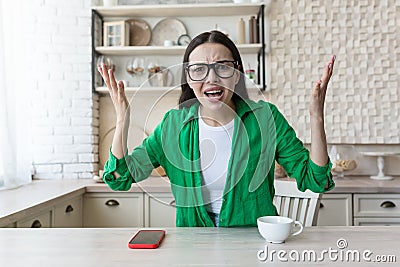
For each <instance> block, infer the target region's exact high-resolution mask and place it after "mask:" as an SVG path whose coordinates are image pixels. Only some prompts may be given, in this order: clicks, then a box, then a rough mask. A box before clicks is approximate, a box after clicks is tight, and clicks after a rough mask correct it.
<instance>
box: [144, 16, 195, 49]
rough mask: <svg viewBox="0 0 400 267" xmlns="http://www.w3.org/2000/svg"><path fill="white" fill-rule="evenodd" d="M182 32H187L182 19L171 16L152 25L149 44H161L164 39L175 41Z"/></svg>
mask: <svg viewBox="0 0 400 267" xmlns="http://www.w3.org/2000/svg"><path fill="white" fill-rule="evenodd" d="M183 34H187V32H186V27H185V25H184V24H183V23H182V21H180V20H178V19H171V18H168V19H163V20H161V21H159V22H158V23H157V24H156V26H154V29H153V33H152V37H151V44H152V45H159V46H163V45H164V41H166V40H171V41H174V42H175V43H177V42H178V38H179V36H181V35H183Z"/></svg>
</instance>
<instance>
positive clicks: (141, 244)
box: [128, 230, 165, 248]
mask: <svg viewBox="0 0 400 267" xmlns="http://www.w3.org/2000/svg"><path fill="white" fill-rule="evenodd" d="M164 236H165V231H164V230H139V231H138V232H137V233H136V234H135V235H134V236H133V237H132V239H131V240H130V241H129V243H128V247H129V248H158V246H160V244H161V241H162V240H163V238H164Z"/></svg>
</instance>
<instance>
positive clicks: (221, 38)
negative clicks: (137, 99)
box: [179, 31, 249, 109]
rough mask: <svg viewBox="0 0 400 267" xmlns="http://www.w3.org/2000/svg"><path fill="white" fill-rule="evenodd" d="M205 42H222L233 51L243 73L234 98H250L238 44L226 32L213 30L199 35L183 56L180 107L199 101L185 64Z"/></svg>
mask: <svg viewBox="0 0 400 267" xmlns="http://www.w3.org/2000/svg"><path fill="white" fill-rule="evenodd" d="M204 43H216V44H222V45H224V46H225V47H226V48H228V49H229V50H230V51H231V53H232V57H233V60H235V61H237V62H238V70H239V71H240V72H241V73H242V74H241V75H240V79H239V82H238V83H237V84H236V86H235V89H234V94H233V96H232V99H233V100H235V99H238V98H242V99H248V98H249V95H248V93H247V89H246V84H245V80H244V75H243V63H242V58H241V57H240V53H239V50H238V49H237V47H236V45H235V44H234V43H233V42H232V40H231V39H229V37H227V36H226V35H225V34H224V33H222V32H220V31H211V32H204V33H201V34H199V35H197V36H196V37H195V38H194V39H193V40H192V41H191V42H190V43H189V45H188V47H187V48H186V51H185V55H184V56H183V68H182V80H181V88H182V91H181V95H180V97H179V108H180V109H182V108H183V107H190V106H191V105H193V104H194V103H197V102H198V100H197V98H196V95H195V94H194V93H193V90H192V89H191V88H190V87H189V84H188V82H187V80H186V73H185V66H186V64H187V63H188V62H189V56H190V53H192V51H193V50H194V49H195V48H196V47H198V46H199V45H201V44H204Z"/></svg>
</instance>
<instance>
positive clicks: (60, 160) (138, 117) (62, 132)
mask: <svg viewBox="0 0 400 267" xmlns="http://www.w3.org/2000/svg"><path fill="white" fill-rule="evenodd" d="M89 2H90V1H80V0H72V1H51V0H33V1H28V2H27V3H26V4H27V5H28V6H29V8H31V10H32V11H33V13H32V17H31V23H30V24H29V25H27V38H30V39H29V40H30V41H31V42H32V47H33V48H34V54H33V55H32V58H33V62H34V64H33V65H35V68H34V69H33V71H34V73H35V75H36V77H37V81H36V82H35V84H33V88H32V100H33V105H34V108H35V119H34V121H33V124H34V125H35V133H34V135H35V155H34V163H35V170H36V174H35V177H37V178H47V179H69V178H91V177H92V173H93V172H97V169H98V165H97V163H98V161H99V160H100V166H101V165H102V164H103V163H104V161H105V159H106V157H107V152H108V147H109V144H110V138H111V135H110V134H108V135H106V132H107V131H109V130H111V131H112V127H113V116H114V114H113V109H112V107H111V106H110V103H109V99H108V98H107V97H99V96H97V95H92V91H91V73H90V71H91V70H90V67H91V66H90V61H91V56H90V55H91V51H90V49H91V41H90V3H89ZM269 14H270V15H269V22H270V23H269V24H270V27H269V31H270V40H271V41H270V56H269V60H268V61H269V66H270V78H271V81H270V85H271V89H272V90H271V91H270V92H269V93H267V94H266V95H265V96H264V97H265V98H266V99H268V100H270V101H271V102H273V103H275V104H276V105H277V106H278V107H279V108H280V110H281V111H282V113H284V114H285V116H286V117H287V119H288V120H289V122H290V123H291V124H292V125H293V127H294V128H295V129H296V131H297V133H298V135H299V137H300V138H301V139H302V140H304V141H305V142H306V143H309V142H310V136H309V123H308V121H309V117H308V99H309V95H310V93H311V89H312V84H313V82H314V81H316V80H317V79H319V78H320V74H321V73H322V68H323V66H324V64H325V62H326V61H327V60H328V59H329V56H330V55H331V54H336V55H337V62H336V66H335V74H334V76H333V78H332V83H331V86H330V88H329V92H328V95H327V104H326V130H327V138H328V142H329V143H330V144H338V149H339V152H340V153H341V155H342V157H343V158H353V159H356V160H357V161H358V162H359V167H358V168H357V169H356V170H355V171H353V172H352V174H374V173H376V171H377V169H376V164H375V159H374V158H373V157H362V156H361V155H360V153H359V152H360V151H371V150H373V151H393V150H395V151H400V132H399V129H400V125H399V124H400V121H399V120H398V117H399V113H400V104H399V103H400V101H399V96H400V92H399V90H400V89H399V82H400V79H399V75H398V74H397V73H398V72H399V70H400V68H399V63H400V60H399V57H400V47H399V37H398V36H400V33H399V27H398V26H397V25H400V22H399V20H400V3H399V2H398V1H395V0H388V1H372V0H364V1H363V0H360V1H347V0H333V1H328V0H326V1H304V0H303V1H302V0H300V1H288V0H286V1H271V5H270V11H269ZM155 98H157V96H154V95H142V96H136V99H135V100H133V101H136V103H137V104H136V105H134V112H132V114H133V115H132V117H133V118H132V120H133V122H132V131H131V136H130V141H129V143H130V146H131V147H133V146H134V145H136V144H138V143H139V142H140V140H141V139H142V138H143V137H144V134H143V130H142V129H141V128H140V127H142V126H138V127H137V126H136V124H138V125H143V122H144V121H145V118H146V117H147V114H148V111H149V110H150V106H149V105H148V104H147V103H153V101H154V99H155ZM176 99H177V95H176V94H175V95H174V94H172V95H170V96H168V97H165V98H164V99H163V100H162V101H161V102H159V103H158V104H157V105H156V107H155V108H152V109H151V110H152V112H151V113H150V116H149V118H150V119H149V124H148V125H147V130H148V131H151V130H152V129H153V127H154V125H155V124H156V123H157V122H158V121H159V119H160V118H161V116H162V114H163V112H164V111H165V110H167V109H168V108H170V107H173V106H174V105H175V104H176ZM99 115H100V117H101V120H99ZM99 139H100V147H99V146H98V143H99ZM99 153H100V157H99ZM399 163H400V160H399V158H395V157H390V158H388V159H387V160H386V166H385V169H386V172H387V173H389V174H397V175H399V174H400V164H399Z"/></svg>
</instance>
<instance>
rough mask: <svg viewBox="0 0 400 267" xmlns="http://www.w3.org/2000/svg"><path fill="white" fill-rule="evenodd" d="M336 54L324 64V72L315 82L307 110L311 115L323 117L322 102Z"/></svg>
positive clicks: (323, 102)
mask: <svg viewBox="0 0 400 267" xmlns="http://www.w3.org/2000/svg"><path fill="white" fill-rule="evenodd" d="M335 59H336V56H335V55H333V56H332V57H331V59H330V60H329V62H328V64H326V66H325V69H324V73H323V74H322V78H321V80H319V81H318V82H316V83H315V85H314V90H313V92H312V96H311V101H310V105H309V111H310V115H311V117H317V118H323V116H324V104H325V96H326V91H327V88H328V83H329V80H330V79H331V76H332V70H333V65H334V63H335Z"/></svg>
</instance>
